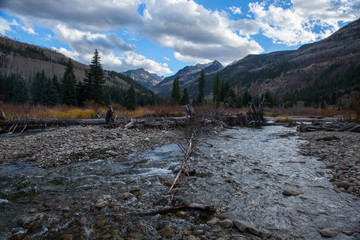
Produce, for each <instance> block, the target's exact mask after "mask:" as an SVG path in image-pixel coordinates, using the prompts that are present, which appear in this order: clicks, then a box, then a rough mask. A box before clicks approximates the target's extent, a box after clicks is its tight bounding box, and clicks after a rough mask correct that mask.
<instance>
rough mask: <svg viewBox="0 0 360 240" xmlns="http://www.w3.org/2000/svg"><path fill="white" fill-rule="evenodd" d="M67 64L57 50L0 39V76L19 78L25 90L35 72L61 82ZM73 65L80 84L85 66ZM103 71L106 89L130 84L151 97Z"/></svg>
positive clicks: (126, 80) (125, 79) (122, 77)
mask: <svg viewBox="0 0 360 240" xmlns="http://www.w3.org/2000/svg"><path fill="white" fill-rule="evenodd" d="M67 61H68V58H67V57H66V56H65V55H63V54H61V53H58V52H56V51H53V50H50V49H46V48H41V47H38V46H35V45H30V44H27V43H22V42H18V41H14V40H12V39H9V38H6V37H2V36H0V73H2V74H3V75H8V76H9V75H11V74H16V75H20V76H21V77H22V78H23V79H24V80H25V81H26V82H27V85H28V87H29V85H30V82H31V80H32V79H33V78H34V77H35V75H36V73H37V72H41V71H44V72H45V75H46V76H47V77H48V78H52V77H53V76H54V75H56V76H57V78H58V79H59V80H61V79H62V77H63V75H64V72H65V65H66V63H67ZM73 65H74V73H75V76H76V79H77V80H81V81H82V80H83V79H84V78H85V70H86V69H88V66H87V65H85V64H82V63H80V62H77V61H75V60H73ZM104 72H105V79H106V83H105V84H106V85H108V86H118V87H121V88H123V89H128V88H129V87H130V86H131V85H133V86H134V88H135V89H136V91H137V92H140V93H143V94H153V93H152V92H150V91H149V90H147V89H146V88H145V87H143V86H141V85H140V84H139V83H137V82H136V81H134V80H133V79H131V78H130V77H128V76H125V75H123V74H121V73H117V72H114V71H107V70H105V71H104Z"/></svg>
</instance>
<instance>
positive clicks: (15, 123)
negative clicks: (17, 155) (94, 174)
mask: <svg viewBox="0 0 360 240" xmlns="http://www.w3.org/2000/svg"><path fill="white" fill-rule="evenodd" d="M101 124H105V119H104V118H100V119H20V120H12V121H0V129H2V131H3V132H12V133H13V132H15V131H19V132H24V131H25V130H26V129H43V128H49V127H68V126H72V125H101ZM120 124H123V123H122V122H120V121H116V122H113V123H112V125H120Z"/></svg>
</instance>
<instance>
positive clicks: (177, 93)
mask: <svg viewBox="0 0 360 240" xmlns="http://www.w3.org/2000/svg"><path fill="white" fill-rule="evenodd" d="M171 98H172V99H173V101H174V102H175V103H176V104H179V103H180V100H181V90H180V83H179V77H176V78H175V79H174V81H173V87H172V92H171Z"/></svg>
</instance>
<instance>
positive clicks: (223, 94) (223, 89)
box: [219, 81, 226, 102]
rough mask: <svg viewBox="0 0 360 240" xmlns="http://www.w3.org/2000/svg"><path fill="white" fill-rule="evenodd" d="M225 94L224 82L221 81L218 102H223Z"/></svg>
mask: <svg viewBox="0 0 360 240" xmlns="http://www.w3.org/2000/svg"><path fill="white" fill-rule="evenodd" d="M225 96H226V89H225V82H224V81H221V85H220V91H219V102H224V100H225Z"/></svg>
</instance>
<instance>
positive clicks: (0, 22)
mask: <svg viewBox="0 0 360 240" xmlns="http://www.w3.org/2000/svg"><path fill="white" fill-rule="evenodd" d="M11 26H19V24H18V23H17V22H16V21H15V19H13V20H12V21H11V22H9V21H7V20H6V19H4V18H2V17H0V34H3V35H5V34H6V32H10V31H12V29H11Z"/></svg>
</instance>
